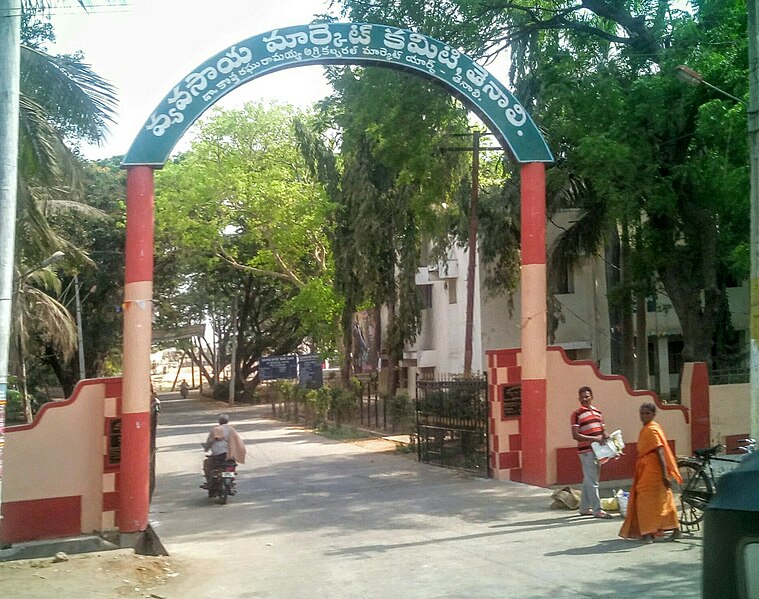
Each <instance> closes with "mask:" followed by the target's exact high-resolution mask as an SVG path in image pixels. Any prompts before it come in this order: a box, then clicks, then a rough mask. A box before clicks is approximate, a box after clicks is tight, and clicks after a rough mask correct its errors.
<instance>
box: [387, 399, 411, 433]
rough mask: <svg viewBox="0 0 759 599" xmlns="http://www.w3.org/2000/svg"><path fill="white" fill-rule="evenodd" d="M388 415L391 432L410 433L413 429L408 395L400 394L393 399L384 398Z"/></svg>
mask: <svg viewBox="0 0 759 599" xmlns="http://www.w3.org/2000/svg"><path fill="white" fill-rule="evenodd" d="M384 400H385V401H386V402H387V407H388V415H389V416H390V424H391V426H392V427H393V430H396V431H401V432H404V433H410V432H412V431H413V429H414V419H413V415H414V408H413V402H412V401H411V398H410V397H409V396H408V393H405V392H401V393H399V394H398V395H394V396H393V397H385V398H384Z"/></svg>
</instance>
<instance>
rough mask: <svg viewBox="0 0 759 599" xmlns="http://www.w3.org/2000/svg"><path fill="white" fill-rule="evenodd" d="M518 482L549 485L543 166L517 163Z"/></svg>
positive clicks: (538, 163) (535, 163)
mask: <svg viewBox="0 0 759 599" xmlns="http://www.w3.org/2000/svg"><path fill="white" fill-rule="evenodd" d="M521 175H522V176H521V206H522V226H521V229H522V231H521V246H522V274H521V301H522V316H521V323H522V417H521V423H520V432H521V436H522V482H525V483H529V484H532V485H538V486H541V487H542V486H545V485H546V484H547V466H546V401H547V398H546V370H547V355H546V333H547V324H546V199H545V198H546V192H545V165H544V164H543V163H541V162H530V163H526V164H523V165H522V167H521Z"/></svg>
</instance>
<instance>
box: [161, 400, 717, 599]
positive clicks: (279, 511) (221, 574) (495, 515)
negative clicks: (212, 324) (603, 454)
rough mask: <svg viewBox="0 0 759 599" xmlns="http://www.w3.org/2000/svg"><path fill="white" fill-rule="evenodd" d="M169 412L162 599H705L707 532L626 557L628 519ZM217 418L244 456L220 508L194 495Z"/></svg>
mask: <svg viewBox="0 0 759 599" xmlns="http://www.w3.org/2000/svg"><path fill="white" fill-rule="evenodd" d="M169 397H173V395H172V396H169ZM162 410H163V412H162V415H161V419H160V424H159V440H158V444H159V453H158V467H157V470H158V478H157V486H156V492H155V495H154V498H153V506H152V508H151V514H150V518H151V523H152V525H153V527H154V529H155V531H156V532H157V533H158V535H159V536H160V538H161V541H162V542H163V544H164V546H165V547H166V549H167V550H168V551H169V553H170V554H171V556H172V559H176V560H178V561H179V562H180V563H185V564H187V565H188V568H187V571H185V572H183V574H182V575H181V576H180V577H177V578H176V579H174V580H173V581H171V584H170V585H169V586H167V588H166V593H165V595H166V596H167V597H182V598H195V597H197V598H205V597H210V596H212V595H216V594H222V595H223V596H227V597H235V598H253V597H255V598H275V599H295V598H297V599H301V598H303V597H309V598H313V599H321V598H324V599H343V598H346V599H347V598H350V599H356V598H375V597H376V598H379V597H383V598H384V597H389V598H393V597H403V598H404V599H442V598H457V599H458V598H461V599H466V598H469V597H478V598H491V597H492V598H496V597H497V598H499V599H503V598H510V597H514V598H520V599H531V598H543V597H559V598H564V597H567V598H569V597H594V598H595V597H618V598H628V597H629V598H632V597H635V598H637V599H641V598H650V597H687V598H690V597H694V598H695V597H699V596H700V577H701V544H702V535H701V533H700V532H699V533H695V534H693V535H691V534H686V535H685V536H684V538H683V540H682V541H680V542H666V541H662V542H657V543H654V544H653V545H647V546H645V545H641V544H639V543H636V542H631V541H624V540H622V539H619V538H618V537H617V532H618V530H619V527H620V526H621V524H622V521H621V519H620V518H619V516H618V515H617V516H616V517H615V518H614V519H612V520H607V521H603V520H596V519H593V518H588V517H581V516H578V515H576V514H575V513H573V512H569V511H556V510H551V509H549V507H548V506H549V505H550V503H551V498H550V494H551V492H550V490H548V489H540V488H536V487H531V486H528V485H523V484H519V483H510V482H498V481H493V480H484V479H479V478H473V477H471V476H468V475H466V474H463V473H459V472H457V471H453V470H447V469H443V468H439V467H435V466H430V465H426V464H419V463H417V462H416V461H415V456H413V455H411V456H409V455H399V454H396V453H394V452H392V451H391V452H384V453H383V452H376V451H372V450H371V449H370V448H367V447H362V446H361V445H358V444H352V443H339V442H335V441H330V440H327V439H324V438H322V437H319V436H317V435H314V434H311V433H308V432H305V431H303V430H301V429H299V428H295V427H288V426H287V425H285V424H283V423H281V422H276V421H273V420H269V419H268V416H269V411H268V408H267V407H266V406H255V407H250V406H241V407H233V408H228V407H226V406H225V405H224V404H216V403H214V402H199V401H197V400H195V399H193V398H191V399H189V400H186V401H182V400H172V399H164V400H163V403H162ZM219 411H225V412H227V413H228V414H229V415H230V419H231V421H232V423H233V424H234V425H235V427H236V428H237V430H238V431H239V432H240V434H241V435H243V437H244V439H245V441H246V445H247V448H248V463H247V464H245V465H244V466H241V467H240V469H239V477H238V494H237V495H236V496H234V497H231V498H230V500H229V504H228V505H226V506H220V505H217V504H216V503H214V502H212V501H211V500H209V499H208V498H207V497H206V496H205V493H204V491H202V490H201V489H199V488H198V485H199V484H200V482H201V475H200V465H201V461H202V458H203V454H202V451H201V448H200V443H201V442H202V441H203V440H204V439H205V435H206V433H207V430H208V428H209V427H210V425H211V424H212V423H213V422H214V420H215V416H216V414H218V412H219Z"/></svg>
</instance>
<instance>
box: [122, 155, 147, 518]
mask: <svg viewBox="0 0 759 599" xmlns="http://www.w3.org/2000/svg"><path fill="white" fill-rule="evenodd" d="M126 196H127V198H126V203H127V219H126V259H125V277H124V278H125V285H124V306H123V307H124V355H123V374H122V390H123V397H122V404H121V405H122V413H121V468H120V471H119V484H118V487H119V502H118V515H117V519H118V527H119V531H121V532H125V533H126V532H138V531H142V530H145V529H146V528H147V525H148V510H149V507H150V496H149V485H150V467H149V459H150V343H151V332H152V320H153V318H152V317H153V220H154V217H153V201H154V190H153V169H152V168H151V167H149V166H133V167H129V168H128V169H127V193H126Z"/></svg>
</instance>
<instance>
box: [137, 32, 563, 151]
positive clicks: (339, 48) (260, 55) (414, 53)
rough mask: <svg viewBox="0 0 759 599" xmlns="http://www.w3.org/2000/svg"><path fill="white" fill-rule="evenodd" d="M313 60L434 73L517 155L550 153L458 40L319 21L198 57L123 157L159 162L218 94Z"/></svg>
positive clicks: (527, 119) (507, 94)
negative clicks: (459, 46)
mask: <svg viewBox="0 0 759 599" xmlns="http://www.w3.org/2000/svg"><path fill="white" fill-rule="evenodd" d="M312 64H322V65H325V64H367V65H378V66H385V67H391V68H400V69H404V70H408V71H413V72H414V73H416V74H418V75H421V76H423V77H427V78H431V79H434V80H436V81H437V82H439V83H441V84H442V85H443V87H445V88H446V89H447V90H448V91H449V92H450V93H451V94H453V95H455V96H457V97H458V98H460V99H461V100H462V101H463V102H464V103H465V104H466V105H467V107H468V108H470V109H471V110H472V111H473V112H475V113H476V114H477V115H478V116H479V117H480V118H481V119H482V120H483V122H485V124H487V125H488V127H490V129H491V131H492V132H493V134H495V135H496V136H497V137H498V139H499V141H500V142H501V144H502V146H503V147H509V148H510V149H511V151H512V153H513V155H514V157H515V158H516V160H517V161H518V162H551V161H553V157H552V156H551V152H550V151H549V150H548V147H547V145H546V143H545V141H544V140H543V137H542V136H541V135H540V132H539V131H538V129H537V127H536V126H535V124H534V123H533V122H532V119H531V118H530V116H529V115H528V114H527V112H526V111H525V109H524V107H523V106H522V105H521V104H520V103H519V102H518V101H517V100H516V98H514V96H513V95H512V94H511V93H510V92H509V91H508V90H506V89H505V88H504V87H503V85H502V84H501V83H500V82H499V81H498V80H497V79H496V78H495V77H493V76H492V75H491V74H490V73H489V72H488V71H487V70H486V69H484V68H483V67H481V66H480V65H478V64H476V63H475V62H474V61H473V60H472V59H471V58H469V57H468V56H467V55H465V54H463V53H462V52H460V51H459V50H457V49H456V48H452V47H451V46H449V45H448V44H445V43H443V42H440V41H437V40H434V39H432V38H430V37H427V36H426V35H422V34H421V33H414V32H412V31H407V30H405V29H396V28H395V27H387V26H382V25H370V24H362V23H329V24H327V23H321V24H318V25H300V26H296V27H288V28H287V29H275V30H274V31H270V32H269V33H264V34H262V35H255V36H253V37H250V38H248V39H246V40H244V41H242V42H239V43H237V44H234V45H233V46H230V47H229V48H226V49H225V50H222V51H221V52H219V53H218V54H216V55H215V56H213V57H211V58H210V59H208V60H207V61H206V62H204V63H203V64H201V65H200V66H199V67H198V68H197V69H195V70H194V71H193V72H192V73H190V74H189V75H187V76H186V77H185V78H184V79H183V80H182V81H180V82H179V83H178V84H177V85H176V86H175V87H174V88H173V89H172V90H171V92H170V93H169V94H168V95H167V96H166V97H165V98H164V99H163V101H162V102H161V103H160V104H159V105H158V108H157V109H156V110H155V112H154V113H153V114H152V115H150V118H149V119H148V121H147V122H146V123H145V126H144V128H143V129H142V131H141V132H140V134H139V135H138V136H137V138H136V139H135V141H134V143H133V144H132V147H131V148H130V150H129V152H128V153H127V155H126V158H125V159H124V165H135V164H142V165H150V166H161V165H163V164H164V163H165V162H166V160H167V159H168V156H169V153H170V152H171V150H172V149H173V148H174V146H175V145H176V143H177V142H178V141H179V139H180V138H181V137H182V135H183V134H184V133H185V132H186V131H187V129H188V128H189V127H190V126H191V125H192V124H193V123H194V122H195V120H196V119H197V118H198V117H199V116H200V115H201V114H203V112H205V111H206V110H207V109H208V108H209V107H210V106H212V105H213V104H214V103H215V102H216V101H218V100H219V99H220V98H222V97H223V96H224V95H226V94H228V93H229V92H231V91H232V90H234V89H236V88H238V87H240V86H241V85H243V84H245V83H247V82H248V81H252V80H253V79H257V78H258V77H262V76H263V75H267V74H269V73H273V72H275V71H279V70H282V69H289V68H293V67H299V66H305V65H312Z"/></svg>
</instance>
